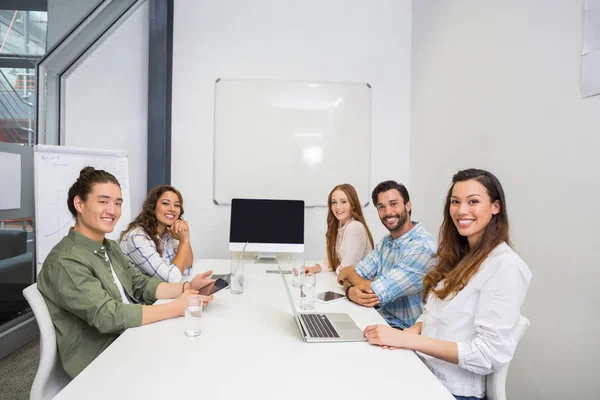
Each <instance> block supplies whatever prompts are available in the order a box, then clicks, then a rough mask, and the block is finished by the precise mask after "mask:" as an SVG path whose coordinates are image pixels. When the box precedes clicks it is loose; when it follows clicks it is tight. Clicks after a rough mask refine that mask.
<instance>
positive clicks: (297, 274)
mask: <svg viewBox="0 0 600 400" xmlns="http://www.w3.org/2000/svg"><path fill="white" fill-rule="evenodd" d="M305 275H306V274H305V273H304V260H292V286H294V287H300V286H302V282H303V281H304V276H305Z"/></svg>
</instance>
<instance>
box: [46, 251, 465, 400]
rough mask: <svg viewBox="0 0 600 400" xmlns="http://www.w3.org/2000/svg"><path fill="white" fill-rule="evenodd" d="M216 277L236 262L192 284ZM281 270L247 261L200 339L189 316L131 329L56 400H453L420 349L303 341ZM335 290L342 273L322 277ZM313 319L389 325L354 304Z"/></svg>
mask: <svg viewBox="0 0 600 400" xmlns="http://www.w3.org/2000/svg"><path fill="white" fill-rule="evenodd" d="M209 269H212V270H214V273H228V272H229V260H197V261H196V262H195V263H194V267H193V271H192V276H194V275H195V274H197V273H198V272H202V271H206V270H209ZM273 269H277V265H276V264H255V263H253V261H246V264H245V282H244V293H243V294H240V295H232V294H231V293H230V292H229V289H223V290H221V291H220V292H218V293H216V294H215V298H214V300H213V302H212V303H211V304H210V305H208V306H207V307H206V308H205V310H204V314H203V316H202V334H201V335H200V336H198V337H195V338H189V337H186V336H184V334H183V330H184V318H174V319H170V320H166V321H160V322H157V323H154V324H150V325H146V326H141V327H138V328H131V329H128V330H127V331H125V332H124V333H123V334H122V335H121V336H120V337H119V338H118V339H117V340H115V342H113V343H112V344H111V345H110V346H109V347H108V348H107V349H106V350H105V351H104V352H103V353H102V354H101V355H100V356H99V357H98V358H97V359H96V360H94V361H93V362H92V363H91V364H90V365H89V366H88V367H87V368H86V369H85V370H84V371H83V372H81V373H80V374H79V375H78V376H77V377H76V378H75V379H74V380H73V381H71V383H69V385H67V387H65V388H64V389H63V390H62V391H61V392H60V393H59V394H58V395H57V396H56V397H55V399H56V400H67V399H77V400H79V399H86V400H91V399H102V400H106V399H138V398H139V399H173V398H180V399H184V398H185V399H198V400H200V399H210V400H213V399H282V398H285V399H301V400H309V399H344V400H345V399H363V400H364V399H384V398H402V399H435V400H444V399H454V397H453V396H452V395H451V394H450V392H448V391H447V390H446V388H445V387H444V386H443V385H442V384H441V383H440V382H439V381H438V380H437V379H436V377H435V376H434V375H433V374H432V373H431V372H430V371H429V370H428V369H427V367H426V366H425V365H424V364H423V363H422V362H421V360H420V359H419V358H418V357H417V356H416V355H415V354H414V353H413V352H412V351H409V350H394V351H390V350H384V349H382V348H380V347H378V346H372V345H369V344H368V343H367V342H353V343H305V342H304V341H303V340H302V338H301V336H300V334H299V331H298V328H297V325H296V323H295V321H294V319H293V314H292V309H291V307H290V305H289V302H288V300H287V295H286V293H285V288H284V287H283V283H282V280H281V277H280V276H279V274H266V272H265V271H266V270H273ZM286 279H287V280H288V284H290V282H289V279H290V278H289V275H288V277H287V278H286ZM291 289H292V293H293V297H294V301H295V302H296V306H297V302H298V297H299V289H298V288H293V287H292V288H291ZM329 289H333V290H335V291H339V292H341V291H342V290H341V287H340V286H339V285H338V284H337V283H336V282H335V275H334V273H332V272H329V273H320V274H318V275H317V288H316V293H320V292H322V291H324V290H329ZM315 311H327V312H347V313H348V314H349V315H350V316H351V317H352V318H353V319H354V321H355V322H356V324H357V325H358V327H359V328H361V329H364V328H365V327H366V326H367V325H371V324H377V323H381V324H385V322H384V320H383V319H382V318H381V316H380V315H379V313H377V311H376V310H374V309H371V308H364V307H361V306H358V305H356V304H354V303H352V302H349V301H348V300H341V301H337V302H335V303H332V304H321V303H315Z"/></svg>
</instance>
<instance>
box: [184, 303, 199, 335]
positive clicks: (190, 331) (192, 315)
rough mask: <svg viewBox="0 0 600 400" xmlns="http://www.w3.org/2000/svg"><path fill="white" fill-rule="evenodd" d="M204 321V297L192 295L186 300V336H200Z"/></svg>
mask: <svg viewBox="0 0 600 400" xmlns="http://www.w3.org/2000/svg"><path fill="white" fill-rule="evenodd" d="M201 320H202V297H201V296H197V295H191V296H188V297H186V298H185V330H184V331H183V333H184V334H185V336H190V337H195V336H200V332H201V331H200V322H201Z"/></svg>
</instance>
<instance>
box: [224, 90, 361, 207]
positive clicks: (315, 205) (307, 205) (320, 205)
mask: <svg viewBox="0 0 600 400" xmlns="http://www.w3.org/2000/svg"><path fill="white" fill-rule="evenodd" d="M221 81H227V82H236V81H237V82H285V83H299V84H306V85H310V84H317V85H322V84H325V85H331V84H334V85H335V84H338V85H365V86H366V87H367V88H368V89H370V90H372V86H371V84H369V83H368V82H335V81H303V80H282V79H242V78H217V79H216V80H215V85H214V87H215V89H214V95H213V96H214V107H213V179H212V181H213V182H212V183H213V185H212V189H213V190H212V201H213V204H215V205H216V206H231V201H229V202H219V201H218V200H217V199H216V197H217V193H216V192H217V128H216V127H217V124H216V119H217V112H218V110H217V96H216V94H217V89H216V85H217V84H218V83H219V82H221ZM372 113H373V95H372V94H371V95H370V96H369V123H368V129H369V132H368V138H367V143H368V155H367V189H368V190H367V193H366V194H367V195H368V194H370V192H369V189H370V188H371V175H372V151H373V115H372ZM341 183H345V182H340V184H341ZM357 191H358V189H357ZM299 200H303V199H299ZM370 203H371V201H370V196H367V201H366V202H365V203H363V204H361V205H360V206H361V207H363V208H365V207H367V206H368V205H369V204H370ZM304 207H305V208H327V207H329V205H328V204H308V202H306V201H305V205H304Z"/></svg>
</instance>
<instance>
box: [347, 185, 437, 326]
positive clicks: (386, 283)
mask: <svg viewBox="0 0 600 400" xmlns="http://www.w3.org/2000/svg"><path fill="white" fill-rule="evenodd" d="M372 198H373V204H374V205H375V207H376V208H377V213H378V214H379V218H380V219H381V222H382V223H383V225H384V226H385V227H386V228H387V229H388V230H389V231H390V233H389V235H386V236H385V237H384V238H383V240H382V241H381V242H379V243H378V244H377V246H375V249H374V250H373V251H372V252H371V253H369V254H368V255H367V256H366V257H365V258H364V259H363V260H362V261H361V262H360V263H358V264H357V265H355V266H349V267H344V268H342V269H341V271H340V273H339V275H338V282H339V283H340V284H341V285H344V288H345V289H346V294H347V295H348V298H349V299H350V300H352V301H353V302H355V303H357V304H360V305H362V306H365V307H375V308H377V309H378V311H379V313H380V314H381V315H382V316H383V318H385V320H386V321H387V323H388V324H390V325H391V326H394V327H397V328H401V329H404V328H408V327H409V326H412V325H413V324H414V323H415V321H416V320H417V318H418V317H419V316H420V315H421V312H422V311H423V301H422V299H421V296H422V294H423V278H424V277H425V274H426V273H427V272H428V271H429V269H430V268H431V267H433V265H434V264H435V259H434V258H433V255H434V254H435V252H436V250H437V245H436V243H435V240H434V239H433V237H432V236H431V235H430V234H429V233H427V232H426V231H425V229H424V228H423V226H422V225H421V223H419V222H415V221H411V219H410V214H411V209H412V205H411V203H410V197H409V195H408V190H406V187H404V185H402V184H399V183H397V182H395V181H385V182H382V183H380V184H379V185H377V186H376V187H375V189H374V190H373V194H372Z"/></svg>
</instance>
